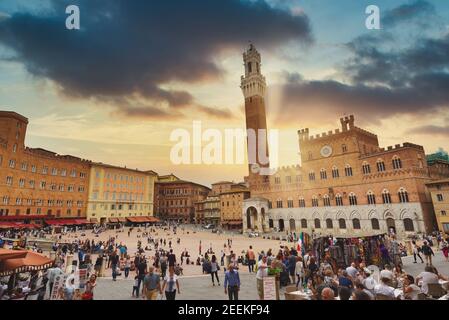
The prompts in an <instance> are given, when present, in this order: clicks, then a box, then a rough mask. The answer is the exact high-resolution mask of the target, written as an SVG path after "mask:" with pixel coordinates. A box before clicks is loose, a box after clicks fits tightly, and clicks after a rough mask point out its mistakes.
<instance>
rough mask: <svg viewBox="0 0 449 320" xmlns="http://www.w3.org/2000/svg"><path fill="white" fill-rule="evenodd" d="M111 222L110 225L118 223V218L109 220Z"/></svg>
mask: <svg viewBox="0 0 449 320" xmlns="http://www.w3.org/2000/svg"><path fill="white" fill-rule="evenodd" d="M109 222H110V223H117V222H118V219H117V218H109Z"/></svg>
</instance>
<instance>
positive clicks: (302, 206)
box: [299, 198, 306, 208]
mask: <svg viewBox="0 0 449 320" xmlns="http://www.w3.org/2000/svg"><path fill="white" fill-rule="evenodd" d="M299 207H300V208H305V207H306V201H305V200H304V198H299Z"/></svg>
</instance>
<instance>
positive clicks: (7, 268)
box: [0, 251, 53, 276]
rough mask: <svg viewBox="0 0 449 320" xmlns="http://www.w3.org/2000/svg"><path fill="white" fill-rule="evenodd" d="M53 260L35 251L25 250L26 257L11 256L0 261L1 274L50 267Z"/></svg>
mask: <svg viewBox="0 0 449 320" xmlns="http://www.w3.org/2000/svg"><path fill="white" fill-rule="evenodd" d="M52 265H53V260H51V259H50V258H48V257H46V256H44V255H42V254H39V253H36V252H33V251H25V256H24V257H19V258H10V259H6V260H2V261H0V276H6V275H10V274H13V273H18V272H28V271H34V270H43V269H47V268H50V267H51V266H52Z"/></svg>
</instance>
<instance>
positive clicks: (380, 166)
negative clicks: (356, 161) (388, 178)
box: [376, 159, 385, 172]
mask: <svg viewBox="0 0 449 320" xmlns="http://www.w3.org/2000/svg"><path fill="white" fill-rule="evenodd" d="M376 166H377V172H384V171H385V162H384V161H383V160H382V159H378V160H377V163H376Z"/></svg>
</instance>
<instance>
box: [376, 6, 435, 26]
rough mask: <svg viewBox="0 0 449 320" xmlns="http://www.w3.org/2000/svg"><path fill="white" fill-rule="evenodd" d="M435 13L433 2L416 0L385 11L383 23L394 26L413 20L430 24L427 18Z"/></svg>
mask: <svg viewBox="0 0 449 320" xmlns="http://www.w3.org/2000/svg"><path fill="white" fill-rule="evenodd" d="M435 14H436V10H435V7H434V6H433V5H432V4H431V3H429V2H428V1H424V0H416V1H414V2H411V3H407V4H403V5H401V6H399V7H396V8H394V9H392V10H389V11H387V12H385V14H384V15H383V18H382V25H384V26H385V27H392V26H395V25H397V24H400V23H403V22H409V21H411V20H413V21H415V22H416V21H418V22H419V23H420V24H422V25H430V23H431V21H429V20H427V19H426V18H428V17H432V16H434V15H435Z"/></svg>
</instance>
